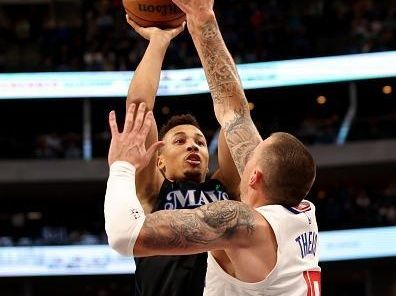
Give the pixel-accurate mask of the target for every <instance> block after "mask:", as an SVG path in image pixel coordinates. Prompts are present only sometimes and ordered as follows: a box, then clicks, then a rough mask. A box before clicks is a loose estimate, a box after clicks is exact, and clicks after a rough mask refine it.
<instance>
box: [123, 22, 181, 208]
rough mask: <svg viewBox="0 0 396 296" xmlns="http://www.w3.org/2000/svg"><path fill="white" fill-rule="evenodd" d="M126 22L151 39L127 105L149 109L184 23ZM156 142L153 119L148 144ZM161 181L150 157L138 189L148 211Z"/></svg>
mask: <svg viewBox="0 0 396 296" xmlns="http://www.w3.org/2000/svg"><path fill="white" fill-rule="evenodd" d="M127 22H128V23H129V24H130V25H131V26H132V27H133V28H134V30H135V31H136V32H137V33H139V34H140V35H141V36H142V37H143V38H145V39H147V40H149V44H148V47H147V49H146V51H145V53H144V56H143V58H142V60H141V61H140V63H139V65H138V67H137V69H136V71H135V74H134V76H133V78H132V81H131V83H130V85H129V89H128V96H127V100H126V108H127V109H128V107H129V106H130V104H132V103H135V104H139V103H145V104H146V106H147V108H148V110H153V108H154V102H155V97H156V94H157V90H158V86H159V81H160V74H161V67H162V63H163V60H164V56H165V53H166V50H167V48H168V46H169V43H170V41H171V40H172V39H173V38H174V37H175V36H177V35H178V34H179V33H180V32H181V31H182V30H183V29H184V25H182V26H180V27H178V28H175V29H169V30H161V29H159V28H154V27H152V28H143V27H140V26H138V25H137V24H136V23H134V22H133V21H132V20H131V19H130V18H129V17H128V16H127ZM156 141H158V131H157V125H156V123H155V122H154V123H153V124H152V126H151V129H150V132H149V135H148V136H147V140H146V147H149V146H151V145H152V144H153V143H155V142H156ZM162 181H163V176H162V174H161V173H160V171H159V169H158V168H157V165H156V157H153V158H152V159H151V160H150V163H149V164H148V165H147V167H146V168H145V169H144V170H142V171H139V172H138V173H137V176H136V185H137V190H138V193H139V197H140V198H141V201H142V203H143V206H144V208H145V210H146V212H150V211H151V207H152V205H153V202H154V199H155V197H156V196H157V195H158V193H159V190H160V187H161V183H162Z"/></svg>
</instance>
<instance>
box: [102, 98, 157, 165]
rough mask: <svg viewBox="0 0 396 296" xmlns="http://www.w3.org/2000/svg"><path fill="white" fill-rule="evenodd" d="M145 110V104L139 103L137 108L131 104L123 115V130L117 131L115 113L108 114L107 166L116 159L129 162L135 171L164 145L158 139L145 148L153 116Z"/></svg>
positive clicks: (145, 163)
mask: <svg viewBox="0 0 396 296" xmlns="http://www.w3.org/2000/svg"><path fill="white" fill-rule="evenodd" d="M145 111H146V105H145V104H144V103H141V104H140V105H139V108H137V106H136V104H131V105H130V106H129V108H128V111H127V113H126V116H125V123H124V130H123V131H122V132H121V133H120V132H119V131H118V126H117V121H116V114H115V112H114V111H111V112H110V114H109V125H110V130H111V144H110V149H109V155H108V162H109V166H110V165H112V164H113V162H115V161H117V160H121V161H127V162H129V163H131V164H132V165H133V166H134V167H135V168H136V171H140V170H142V169H144V168H145V167H146V166H147V164H148V163H149V161H150V159H151V158H152V157H153V156H154V153H155V152H156V151H157V150H158V149H159V148H160V147H161V146H163V145H164V142H162V141H158V142H156V143H154V144H153V145H151V147H150V148H148V149H147V150H146V146H145V142H146V138H147V135H148V133H149V131H150V128H151V125H152V123H153V120H154V117H153V113H152V112H151V111H149V112H147V114H146V115H145Z"/></svg>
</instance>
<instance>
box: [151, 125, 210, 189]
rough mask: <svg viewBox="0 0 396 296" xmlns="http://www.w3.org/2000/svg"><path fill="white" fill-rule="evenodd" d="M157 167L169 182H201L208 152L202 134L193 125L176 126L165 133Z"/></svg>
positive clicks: (206, 164)
mask: <svg viewBox="0 0 396 296" xmlns="http://www.w3.org/2000/svg"><path fill="white" fill-rule="evenodd" d="M163 140H164V142H165V146H164V147H163V148H162V149H161V153H160V155H159V158H158V166H159V168H160V169H161V170H162V171H163V172H164V173H165V176H166V178H168V179H169V180H191V181H195V182H203V181H204V180H205V176H206V173H207V171H208V162H209V151H208V146H207V144H206V140H205V137H204V135H203V134H202V132H201V131H200V130H199V129H198V128H196V127H195V126H193V125H189V124H183V125H178V126H176V127H174V128H172V129H171V130H169V131H168V132H167V134H166V135H165V137H164V139H163Z"/></svg>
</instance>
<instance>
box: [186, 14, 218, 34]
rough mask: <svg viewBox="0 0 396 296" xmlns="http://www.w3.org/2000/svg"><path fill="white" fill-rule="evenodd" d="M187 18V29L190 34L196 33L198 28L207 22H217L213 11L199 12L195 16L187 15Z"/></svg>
mask: <svg viewBox="0 0 396 296" xmlns="http://www.w3.org/2000/svg"><path fill="white" fill-rule="evenodd" d="M187 18H188V21H189V23H188V28H189V30H190V33H191V34H196V33H198V32H199V30H200V28H202V26H204V25H206V24H207V23H208V22H217V20H216V15H215V13H214V11H213V10H208V11H204V12H200V13H199V14H197V15H187Z"/></svg>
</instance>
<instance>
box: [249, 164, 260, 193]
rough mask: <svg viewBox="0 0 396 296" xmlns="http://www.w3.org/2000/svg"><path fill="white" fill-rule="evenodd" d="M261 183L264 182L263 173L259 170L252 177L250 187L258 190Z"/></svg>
mask: <svg viewBox="0 0 396 296" xmlns="http://www.w3.org/2000/svg"><path fill="white" fill-rule="evenodd" d="M261 182H263V173H262V172H261V171H259V170H258V169H255V170H254V171H253V172H252V174H251V175H250V178H249V186H250V187H252V188H254V189H257V188H258V187H259V185H260V183H261Z"/></svg>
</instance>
